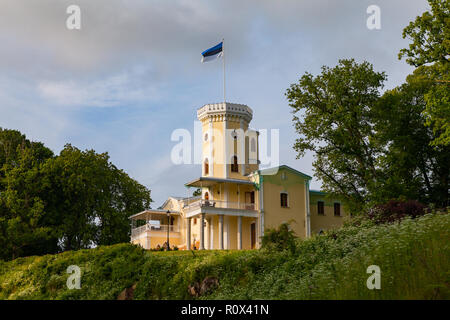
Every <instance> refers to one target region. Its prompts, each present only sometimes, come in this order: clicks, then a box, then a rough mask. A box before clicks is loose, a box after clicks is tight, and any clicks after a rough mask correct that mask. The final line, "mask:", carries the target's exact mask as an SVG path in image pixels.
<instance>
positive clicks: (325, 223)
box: [310, 192, 349, 235]
mask: <svg viewBox="0 0 450 320" xmlns="http://www.w3.org/2000/svg"><path fill="white" fill-rule="evenodd" d="M318 201H323V202H324V213H325V214H324V215H319V214H318V211H317V202H318ZM335 202H337V203H340V201H339V200H336V199H329V198H327V197H326V196H325V194H319V193H315V192H310V213H311V234H312V235H313V234H318V233H319V232H320V230H323V231H325V230H330V229H336V228H339V227H342V224H343V223H344V221H345V220H346V219H348V218H349V215H348V214H347V213H346V212H345V210H344V207H343V205H342V204H341V216H335V215H334V203H335Z"/></svg>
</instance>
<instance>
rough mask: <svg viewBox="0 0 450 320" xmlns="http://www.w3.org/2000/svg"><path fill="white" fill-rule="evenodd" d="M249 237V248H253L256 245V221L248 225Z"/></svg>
mask: <svg viewBox="0 0 450 320" xmlns="http://www.w3.org/2000/svg"><path fill="white" fill-rule="evenodd" d="M250 237H251V248H252V249H255V247H256V223H254V222H253V223H252V224H251V225H250Z"/></svg>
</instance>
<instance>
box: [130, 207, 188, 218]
mask: <svg viewBox="0 0 450 320" xmlns="http://www.w3.org/2000/svg"><path fill="white" fill-rule="evenodd" d="M169 212H170V214H172V215H179V214H180V213H179V212H178V211H170V210H169ZM152 213H154V214H167V210H161V209H147V210H144V211H141V212H139V213H136V214H133V215H131V216H129V217H128V219H137V218H141V219H144V218H145V217H146V216H148V215H149V214H152Z"/></svg>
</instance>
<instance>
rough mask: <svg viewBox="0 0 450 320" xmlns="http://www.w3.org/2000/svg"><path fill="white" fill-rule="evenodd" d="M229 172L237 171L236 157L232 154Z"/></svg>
mask: <svg viewBox="0 0 450 320" xmlns="http://www.w3.org/2000/svg"><path fill="white" fill-rule="evenodd" d="M231 172H239V165H238V157H237V156H233V158H232V159H231Z"/></svg>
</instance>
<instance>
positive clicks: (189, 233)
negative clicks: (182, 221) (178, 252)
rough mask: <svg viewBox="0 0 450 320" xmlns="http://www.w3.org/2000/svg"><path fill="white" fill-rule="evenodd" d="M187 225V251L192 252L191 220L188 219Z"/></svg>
mask: <svg viewBox="0 0 450 320" xmlns="http://www.w3.org/2000/svg"><path fill="white" fill-rule="evenodd" d="M186 223H187V226H186V250H191V218H187V219H186Z"/></svg>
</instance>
